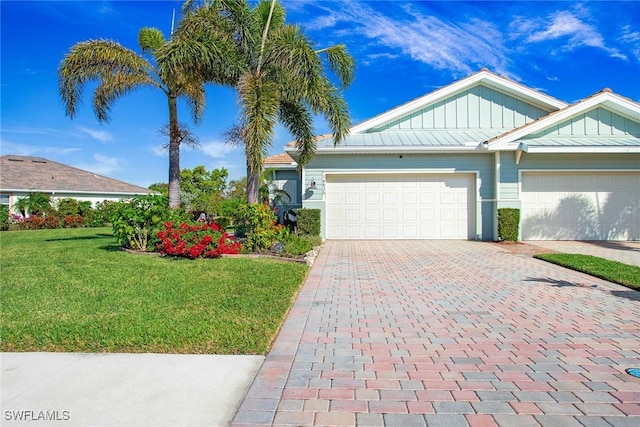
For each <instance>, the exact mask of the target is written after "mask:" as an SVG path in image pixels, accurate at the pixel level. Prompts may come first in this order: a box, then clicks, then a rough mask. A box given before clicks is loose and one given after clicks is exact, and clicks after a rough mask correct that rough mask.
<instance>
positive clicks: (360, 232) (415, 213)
mask: <svg viewBox="0 0 640 427" xmlns="http://www.w3.org/2000/svg"><path fill="white" fill-rule="evenodd" d="M474 182H475V180H474V176H473V175H471V174H460V175H459V176H458V175H457V174H456V175H453V174H445V175H442V174H440V175H438V174H411V175H395V174H388V175H367V176H364V175H362V176H360V175H328V176H327V181H326V194H327V211H328V213H327V218H328V220H327V237H328V238H336V239H356V238H365V239H378V238H389V239H445V238H446V239H452V238H453V239H469V238H473V236H474V235H475V233H474V229H473V225H474V224H475V220H474V218H475V214H474V206H475V204H474V200H475V192H474V188H475V185H474ZM356 188H357V194H356V191H354V189H356ZM336 193H338V194H340V195H341V196H337V195H336ZM340 201H343V203H340ZM336 211H340V212H343V214H342V216H341V215H336V214H334V212H336ZM356 211H357V212H358V214H357V213H356ZM461 212H462V213H461ZM338 218H342V222H341V221H340V220H338ZM442 221H444V223H441V222H442ZM340 222H341V223H340Z"/></svg>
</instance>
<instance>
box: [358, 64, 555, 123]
mask: <svg viewBox="0 0 640 427" xmlns="http://www.w3.org/2000/svg"><path fill="white" fill-rule="evenodd" d="M478 83H484V84H486V85H487V86H489V87H493V88H496V89H499V90H502V91H505V92H508V93H510V94H513V95H514V96H516V97H521V98H524V99H526V100H528V101H529V102H532V103H534V104H537V105H538V106H540V107H542V108H543V109H545V110H548V111H556V110H560V109H562V108H565V107H566V106H567V105H568V104H567V103H566V102H563V101H560V100H558V99H556V98H553V97H551V96H549V95H546V94H544V93H542V92H538V91H536V90H533V89H531V88H528V87H526V86H524V85H522V84H520V83H516V82H514V81H511V80H508V79H506V78H504V77H500V76H498V75H496V74H493V73H491V72H489V71H486V70H482V71H480V72H478V73H475V74H472V75H471V76H469V77H466V78H464V79H462V80H458V81H456V82H454V83H451V84H449V85H447V86H444V87H442V88H440V89H437V90H435V91H434V92H431V93H429V94H427V95H425V96H422V97H420V98H417V99H414V100H413V101H410V102H408V103H406V104H404V105H401V106H399V107H397V108H394V109H392V110H390V111H387V112H386V113H382V114H380V115H378V116H376V117H373V118H371V119H369V120H365V121H364V122H361V123H359V124H357V125H355V126H352V127H351V133H363V132H365V131H367V130H369V129H372V128H375V127H378V126H380V125H382V124H384V123H387V122H389V121H392V120H395V119H397V118H400V117H403V116H405V115H407V114H409V113H411V112H413V111H415V110H418V109H420V108H423V107H425V106H427V105H429V104H434V103H436V102H438V101H440V100H442V99H445V98H447V97H449V96H451V95H453V94H455V93H458V92H461V91H463V90H466V89H468V88H470V87H472V86H475V85H476V84H478Z"/></svg>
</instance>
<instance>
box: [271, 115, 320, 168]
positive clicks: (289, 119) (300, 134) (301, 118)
mask: <svg viewBox="0 0 640 427" xmlns="http://www.w3.org/2000/svg"><path fill="white" fill-rule="evenodd" d="M278 113H279V118H280V122H282V124H283V125H284V126H285V127H286V128H287V129H288V130H289V132H290V133H291V135H293V137H294V139H295V142H296V149H297V150H298V153H299V155H300V157H299V160H298V165H299V167H302V166H304V165H305V164H307V163H308V162H309V160H311V158H312V157H313V155H314V153H315V151H316V146H317V143H316V137H315V135H314V134H313V117H311V114H309V111H308V109H307V108H305V106H304V105H302V104H300V103H296V102H282V103H281V104H280V110H279V111H278Z"/></svg>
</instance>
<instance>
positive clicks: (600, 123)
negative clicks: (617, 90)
mask: <svg viewBox="0 0 640 427" xmlns="http://www.w3.org/2000/svg"><path fill="white" fill-rule="evenodd" d="M626 135H632V136H636V137H640V122H637V121H633V120H630V119H628V118H626V117H623V116H620V115H619V114H616V113H614V112H612V111H610V110H607V109H605V108H596V109H593V110H590V111H587V112H585V113H584V114H580V115H578V116H576V117H572V118H571V119H568V120H565V121H564V122H562V123H559V124H557V125H555V126H552V127H551V128H548V129H545V130H544V131H542V132H538V133H536V134H531V135H528V136H527V137H526V138H524V139H534V138H540V137H545V136H554V137H555V136H626Z"/></svg>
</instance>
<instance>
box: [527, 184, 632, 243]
mask: <svg viewBox="0 0 640 427" xmlns="http://www.w3.org/2000/svg"><path fill="white" fill-rule="evenodd" d="M639 199H640V173H637V172H621V173H613V172H611V173H605V172H592V173H583V172H575V173H523V174H522V193H521V201H522V212H521V217H522V238H523V239H525V240H637V239H640V220H638V212H640V205H639V204H640V201H639Z"/></svg>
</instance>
